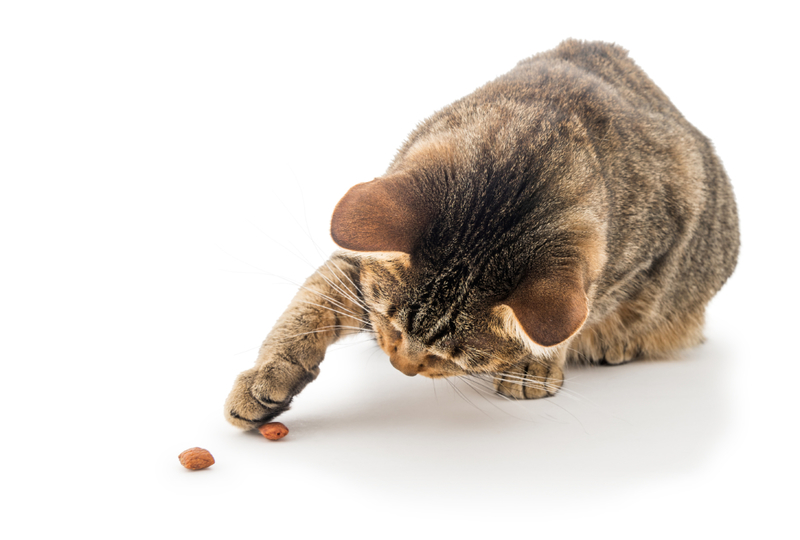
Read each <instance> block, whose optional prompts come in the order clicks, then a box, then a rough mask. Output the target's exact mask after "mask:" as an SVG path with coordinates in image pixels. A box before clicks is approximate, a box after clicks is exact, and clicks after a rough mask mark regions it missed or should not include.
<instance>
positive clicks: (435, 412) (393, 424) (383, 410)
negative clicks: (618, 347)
mask: <svg viewBox="0 0 800 540" xmlns="http://www.w3.org/2000/svg"><path fill="white" fill-rule="evenodd" d="M725 347H726V346H725V344H724V343H722V342H721V341H720V340H716V341H714V342H708V343H706V344H704V345H702V346H700V347H698V348H696V349H693V350H690V351H687V352H685V353H684V354H683V355H681V357H680V358H679V360H676V361H671V360H661V361H642V362H634V363H631V364H627V365H624V366H613V367H596V366H573V367H570V368H569V369H568V370H567V372H566V374H565V375H566V379H567V380H568V381H569V383H570V384H569V390H566V391H564V390H562V391H561V392H560V393H558V394H557V395H556V396H554V397H551V398H548V399H544V400H535V401H508V400H506V399H505V398H503V397H502V396H499V395H496V394H494V393H493V392H492V391H490V390H489V389H488V387H487V389H485V390H483V391H480V392H478V391H476V388H477V387H473V386H470V385H469V384H467V383H466V382H463V381H462V382H456V383H454V384H455V387H456V389H454V388H453V387H451V386H450V385H449V384H448V383H445V382H443V381H435V382H434V381H430V380H427V379H421V378H419V377H416V378H407V377H399V376H398V373H397V371H396V370H394V369H393V368H392V367H391V365H390V364H389V362H388V358H386V356H385V355H384V354H383V352H382V351H380V350H372V348H371V345H368V344H366V343H365V344H363V345H362V344H352V343H350V344H347V343H345V346H343V347H336V348H334V349H332V350H331V351H330V353H329V358H327V359H326V361H325V362H324V363H323V365H322V373H321V376H322V378H323V380H325V382H324V383H323V384H317V385H312V386H311V387H310V388H309V389H308V390H307V392H305V393H304V394H303V395H302V396H300V397H298V399H297V400H296V401H295V403H294V404H293V407H292V409H291V410H290V411H288V412H287V413H285V415H284V416H282V418H281V420H282V421H283V422H285V423H286V424H287V425H289V427H290V429H291V430H292V436H291V437H290V438H289V439H287V441H286V442H287V443H290V444H291V451H288V450H287V451H286V453H285V454H284V455H283V456H282V457H281V461H282V463H284V464H285V465H289V464H290V463H291V462H293V461H295V460H296V461H297V465H298V467H302V468H303V469H305V470H309V469H314V468H316V467H319V472H320V474H326V475H330V474H336V475H338V476H340V477H341V481H343V482H350V483H356V484H364V487H369V488H374V489H376V490H381V489H385V487H386V485H387V482H389V483H390V485H391V486H392V490H394V491H398V490H399V491H401V492H402V491H406V490H407V491H409V492H413V493H417V492H418V491H419V489H420V486H421V485H423V484H425V483H426V482H428V481H429V480H431V479H435V484H436V485H435V486H430V485H427V484H425V485H426V487H425V490H426V493H427V495H426V496H432V495H435V494H436V492H437V489H438V488H437V487H436V486H441V490H442V494H443V495H444V494H446V495H447V496H448V497H449V498H453V497H454V493H459V490H458V489H453V488H454V487H458V486H463V487H464V488H465V490H464V491H463V492H462V493H464V494H468V493H475V492H476V489H484V488H485V489H492V488H497V487H501V488H503V489H504V490H506V491H509V492H512V493H516V492H519V491H526V489H525V488H524V486H526V485H527V486H530V487H531V488H533V487H534V486H539V487H541V486H546V492H547V493H548V494H550V495H552V494H554V493H560V494H563V495H564V496H567V497H569V498H574V497H576V496H588V495H591V494H593V493H594V494H597V493H604V492H608V491H609V490H613V489H617V488H625V487H635V486H636V485H640V484H641V483H643V482H650V481H653V480H655V479H659V478H661V479H664V478H668V477H670V476H673V475H675V474H681V473H686V472H691V471H694V470H697V469H698V468H701V467H702V466H703V464H704V463H706V462H707V460H708V458H709V456H710V455H712V454H713V452H712V451H713V448H714V446H715V445H716V443H717V442H718V441H719V440H720V438H721V437H722V435H723V433H724V429H725V425H726V424H727V423H728V409H729V407H728V406H727V405H726V398H725V392H724V389H723V387H722V382H723V381H724V380H725V379H726V377H725V374H726V372H727V370H728V369H730V364H729V359H728V358H729V356H730V355H729V354H728V352H729V351H727V350H726V348H725ZM365 349H366V350H365ZM256 436H257V434H256V435H254V437H256ZM258 437H260V436H258ZM498 483H499V484H498ZM481 486H483V488H481ZM466 488H469V489H466ZM576 488H580V495H577V494H576V491H575V490H576ZM456 496H457V495H456Z"/></svg>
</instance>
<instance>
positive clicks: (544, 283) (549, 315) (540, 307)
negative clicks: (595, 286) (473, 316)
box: [503, 275, 589, 347]
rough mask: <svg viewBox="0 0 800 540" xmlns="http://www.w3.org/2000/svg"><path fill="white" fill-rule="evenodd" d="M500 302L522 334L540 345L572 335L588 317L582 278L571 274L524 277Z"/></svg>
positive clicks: (555, 341)
mask: <svg viewBox="0 0 800 540" xmlns="http://www.w3.org/2000/svg"><path fill="white" fill-rule="evenodd" d="M503 304H505V305H507V306H508V307H510V308H511V310H512V311H513V312H514V317H515V318H516V320H517V322H518V323H519V325H520V326H521V327H522V330H523V331H524V332H525V334H527V336H528V337H529V338H530V339H531V340H533V341H534V342H535V343H537V344H538V345H541V346H543V347H552V346H553V345H558V344H559V343H562V342H564V341H566V340H567V339H569V338H570V337H572V336H573V335H575V334H576V333H577V332H578V330H580V329H581V327H582V326H583V323H584V322H586V318H587V317H588V316H589V306H588V299H587V297H586V291H585V290H584V287H583V279H581V278H580V277H576V276H571V275H555V276H547V277H544V278H539V277H534V276H527V277H525V278H524V279H523V280H522V282H521V283H520V284H519V286H518V287H517V289H516V290H515V291H514V292H513V293H511V295H510V296H509V297H508V298H507V299H506V300H505V301H504V302H503Z"/></svg>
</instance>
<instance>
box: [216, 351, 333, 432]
mask: <svg viewBox="0 0 800 540" xmlns="http://www.w3.org/2000/svg"><path fill="white" fill-rule="evenodd" d="M318 374H319V368H315V369H314V370H313V371H312V372H309V371H306V370H305V369H304V368H302V367H301V366H299V365H297V364H292V363H290V362H275V363H270V364H267V365H263V366H259V367H255V368H252V369H249V370H247V371H244V372H242V373H240V374H239V376H238V377H237V378H236V382H234V384H233V389H232V390H231V393H230V394H229V395H228V399H227V400H226V401H225V418H226V420H228V422H230V423H231V424H233V425H234V426H236V427H238V428H241V429H245V430H249V429H256V428H258V427H259V426H261V425H263V424H265V423H267V422H269V421H270V420H272V419H273V418H275V417H276V416H278V415H279V414H281V413H282V412H284V411H286V410H287V409H288V408H289V404H290V403H291V402H292V399H293V398H294V396H295V395H297V394H298V393H299V392H300V390H302V389H303V388H304V387H305V386H306V385H307V384H308V383H309V382H311V381H312V380H314V379H315V378H316V377H317V375H318Z"/></svg>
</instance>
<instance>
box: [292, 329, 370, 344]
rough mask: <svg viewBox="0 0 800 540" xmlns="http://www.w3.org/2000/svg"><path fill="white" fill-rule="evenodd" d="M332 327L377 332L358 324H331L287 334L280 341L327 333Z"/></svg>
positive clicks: (366, 332) (365, 332)
mask: <svg viewBox="0 0 800 540" xmlns="http://www.w3.org/2000/svg"><path fill="white" fill-rule="evenodd" d="M331 329H346V330H356V331H357V332H359V333H364V334H376V333H377V332H374V331H372V330H365V329H363V328H359V327H358V326H343V325H331V326H320V327H318V328H316V329H314V330H310V331H308V332H300V333H299V334H294V335H291V336H285V337H283V338H281V340H280V341H281V342H286V341H289V340H292V339H294V338H297V337H300V336H308V335H311V334H322V333H325V332H327V331H328V330H331ZM343 337H344V336H343Z"/></svg>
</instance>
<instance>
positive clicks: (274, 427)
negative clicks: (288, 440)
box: [258, 422, 289, 441]
mask: <svg viewBox="0 0 800 540" xmlns="http://www.w3.org/2000/svg"><path fill="white" fill-rule="evenodd" d="M258 431H260V432H261V434H262V435H263V436H264V437H266V438H267V439H269V440H271V441H277V440H279V439H283V438H284V437H286V435H288V434H289V428H287V427H286V426H284V425H283V424H281V423H280V422H270V423H269V424H264V425H263V426H261V427H260V428H258Z"/></svg>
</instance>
